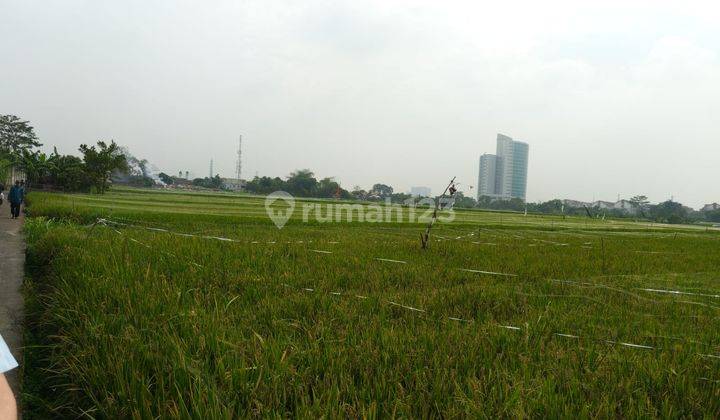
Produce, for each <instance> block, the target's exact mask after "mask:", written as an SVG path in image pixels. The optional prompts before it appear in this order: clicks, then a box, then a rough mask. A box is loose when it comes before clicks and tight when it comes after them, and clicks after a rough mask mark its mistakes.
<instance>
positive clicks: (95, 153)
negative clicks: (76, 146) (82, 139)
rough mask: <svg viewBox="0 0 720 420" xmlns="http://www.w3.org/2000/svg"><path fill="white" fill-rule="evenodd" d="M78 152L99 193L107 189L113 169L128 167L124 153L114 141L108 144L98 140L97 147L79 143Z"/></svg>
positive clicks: (123, 169)
mask: <svg viewBox="0 0 720 420" xmlns="http://www.w3.org/2000/svg"><path fill="white" fill-rule="evenodd" d="M80 152H81V153H82V154H83V162H84V164H85V172H86V174H87V176H88V178H89V179H90V181H91V184H92V185H93V186H94V187H95V189H96V191H97V192H98V193H100V194H103V193H104V192H105V191H106V190H107V188H108V181H109V180H110V176H111V175H112V173H113V172H114V171H126V170H127V168H128V164H127V159H126V158H125V155H123V154H122V152H121V150H120V149H119V147H118V145H117V144H116V143H115V142H114V141H111V142H110V144H107V143H106V142H104V141H99V142H97V147H96V146H89V147H88V146H87V145H85V144H81V145H80Z"/></svg>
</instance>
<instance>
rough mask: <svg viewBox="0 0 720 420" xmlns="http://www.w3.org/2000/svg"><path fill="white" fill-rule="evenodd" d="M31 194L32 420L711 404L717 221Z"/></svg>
mask: <svg viewBox="0 0 720 420" xmlns="http://www.w3.org/2000/svg"><path fill="white" fill-rule="evenodd" d="M29 202H30V205H29V207H28V209H27V210H28V213H29V216H30V217H29V218H28V219H27V220H26V235H27V239H28V258H27V260H28V279H27V281H26V300H27V308H28V315H27V335H26V337H25V340H26V345H27V348H26V350H25V359H26V360H25V361H24V368H23V377H24V395H23V404H24V410H25V412H24V415H25V416H26V417H28V418H33V417H34V418H46V417H52V416H54V417H88V418H166V417H181V418H198V419H206V418H228V419H229V418H244V417H277V418H279V417H294V418H295V417H299V418H308V417H309V418H317V417H327V418H337V417H342V418H359V417H362V418H379V417H382V418H386V417H412V418H425V417H445V418H467V417H471V418H478V417H488V418H496V417H513V418H517V417H572V418H577V417H602V418H604V417H683V416H685V417H708V418H712V417H717V416H720V328H719V326H720V324H719V322H718V321H719V320H720V232H719V231H717V230H712V229H709V228H706V227H697V226H668V225H658V224H650V223H645V222H633V221H629V220H597V219H589V218H579V217H567V218H563V217H550V216H536V215H527V216H524V215H522V214H515V213H493V212H483V211H470V210H465V211H456V212H455V213H456V214H455V218H454V220H453V221H452V222H449V223H438V224H436V225H435V228H434V229H433V233H432V235H431V243H430V247H429V249H427V250H422V249H420V232H421V231H422V230H423V228H424V223H423V222H422V221H417V222H414V223H410V222H396V221H395V222H384V223H359V222H333V223H319V222H316V221H314V222H311V223H305V222H303V221H302V220H301V211H300V210H299V209H300V208H301V207H302V206H303V205H304V204H305V203H303V202H300V203H297V205H296V211H295V213H294V214H293V217H292V218H291V219H290V220H289V222H288V224H287V225H286V226H285V227H284V228H283V229H278V228H277V227H276V226H275V225H274V224H273V223H272V222H271V221H270V220H269V218H268V216H267V214H266V211H265V205H264V197H253V196H241V195H231V194H213V193H208V194H197V193H178V192H159V191H150V190H130V189H128V190H114V191H111V192H109V193H107V194H105V195H62V194H54V193H40V192H34V193H32V194H31V195H30V197H29ZM313 203H315V204H318V205H325V204H328V203H332V202H330V201H320V200H317V201H314V202H313ZM446 215H447V214H446Z"/></svg>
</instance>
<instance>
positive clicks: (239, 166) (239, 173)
mask: <svg viewBox="0 0 720 420" xmlns="http://www.w3.org/2000/svg"><path fill="white" fill-rule="evenodd" d="M235 177H236V178H237V182H238V185H240V177H242V136H240V139H239V140H238V151H237V163H236V164H235Z"/></svg>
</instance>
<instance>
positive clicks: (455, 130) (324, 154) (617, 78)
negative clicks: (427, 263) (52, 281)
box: [0, 0, 720, 207]
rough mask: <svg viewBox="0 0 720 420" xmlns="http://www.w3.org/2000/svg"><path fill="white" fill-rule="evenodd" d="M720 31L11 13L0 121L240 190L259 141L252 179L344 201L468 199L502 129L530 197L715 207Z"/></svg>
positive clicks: (414, 12) (254, 11)
mask: <svg viewBox="0 0 720 420" xmlns="http://www.w3.org/2000/svg"><path fill="white" fill-rule="evenodd" d="M580 3H582V4H580ZM718 27H720V9H719V7H718V6H715V5H714V3H713V2H687V1H684V2H680V1H675V2H672V3H669V2H668V3H664V2H659V1H632V2H631V1H628V0H626V1H619V2H615V1H607V0H605V1H598V2H578V1H575V0H573V1H564V2H552V1H544V2H537V1H529V2H513V1H503V2H500V1H492V2H479V1H467V2H452V1H427V2H425V1H391V0H382V1H360V0H350V1H339V0H333V1H288V2H280V1H270V0H264V1H196V2H183V1H148V0H143V1H127V0H123V1H99V0H91V1H69V0H65V1H45V0H43V1H33V0H21V1H7V0H0V113H2V114H16V115H19V116H21V117H22V118H24V119H28V120H30V121H32V122H33V124H34V125H35V127H36V131H37V133H38V135H39V136H40V137H41V140H42V141H43V142H44V143H45V144H46V145H47V146H50V147H49V148H48V149H50V150H51V146H52V145H57V146H58V149H59V150H60V151H61V152H64V153H76V152H77V146H78V144H80V143H90V142H95V141H97V140H98V139H115V140H116V141H117V142H118V143H120V144H122V145H125V146H127V147H129V148H130V150H131V151H132V152H133V153H134V154H136V155H137V156H139V157H144V158H147V159H148V160H149V161H150V162H152V163H154V164H155V165H157V166H158V167H159V168H160V169H161V170H164V171H166V172H168V173H177V171H178V170H190V171H191V173H193V174H195V175H198V176H205V175H206V174H207V172H208V165H209V160H210V158H214V159H215V168H216V172H219V173H220V174H221V175H223V176H233V174H234V167H235V152H236V144H237V137H238V135H239V134H242V135H243V141H244V148H243V157H244V158H243V168H244V170H243V175H244V177H252V176H253V175H255V173H256V172H257V173H259V174H260V175H271V176H285V175H287V174H288V173H289V172H290V171H292V170H294V169H296V168H310V169H312V170H314V171H315V173H316V174H317V175H318V176H323V177H324V176H335V177H336V178H337V179H338V180H339V181H340V182H341V184H342V185H343V187H345V188H347V189H351V188H352V187H353V186H354V185H360V186H362V187H364V188H367V187H369V186H370V185H372V184H373V183H376V182H383V183H388V184H391V185H393V186H394V187H395V188H396V190H400V191H406V190H408V189H409V188H410V186H413V185H424V186H430V187H432V188H433V191H434V192H438V190H440V189H441V187H442V186H443V183H444V182H446V180H447V179H448V178H450V177H451V176H452V175H457V176H458V178H459V179H460V181H461V182H462V183H463V184H464V188H463V189H464V190H465V191H466V192H469V190H468V188H467V186H469V185H473V186H474V185H475V184H476V183H477V170H478V157H479V155H480V154H481V153H483V152H490V153H494V149H495V136H496V133H498V132H501V133H504V134H507V135H509V136H511V137H513V138H515V139H518V140H522V141H526V142H528V143H529V144H530V168H529V180H528V200H530V201H536V200H546V199H551V198H555V197H559V198H574V199H583V200H590V199H592V198H593V197H595V198H598V199H599V198H602V199H608V200H614V199H615V198H617V195H618V194H620V195H621V196H623V197H628V196H631V195H634V194H646V195H648V196H649V197H650V199H651V200H653V201H660V200H665V199H667V198H669V197H670V196H671V195H674V196H675V198H676V199H677V200H680V201H682V202H684V203H686V204H689V205H691V206H695V207H697V206H699V205H701V204H703V203H706V202H711V201H720V119H719V118H718V117H719V116H720V57H719V56H718V50H719V49H720V30H718ZM472 194H474V189H473V190H472Z"/></svg>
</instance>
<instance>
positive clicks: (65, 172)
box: [50, 151, 90, 191]
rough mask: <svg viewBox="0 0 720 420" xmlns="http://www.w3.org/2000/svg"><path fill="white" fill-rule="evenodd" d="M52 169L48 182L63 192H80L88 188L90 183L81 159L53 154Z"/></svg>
mask: <svg viewBox="0 0 720 420" xmlns="http://www.w3.org/2000/svg"><path fill="white" fill-rule="evenodd" d="M55 154H56V158H55V160H54V168H53V171H52V173H51V177H50V181H51V182H52V183H53V184H54V185H55V186H57V187H61V188H63V189H64V190H65V191H81V190H84V189H86V188H88V187H89V186H90V185H89V184H90V181H89V179H88V176H87V174H86V173H85V165H84V164H83V161H82V159H80V158H79V157H77V156H72V155H58V154H57V151H56V152H55Z"/></svg>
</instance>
